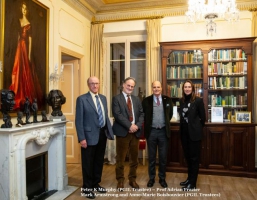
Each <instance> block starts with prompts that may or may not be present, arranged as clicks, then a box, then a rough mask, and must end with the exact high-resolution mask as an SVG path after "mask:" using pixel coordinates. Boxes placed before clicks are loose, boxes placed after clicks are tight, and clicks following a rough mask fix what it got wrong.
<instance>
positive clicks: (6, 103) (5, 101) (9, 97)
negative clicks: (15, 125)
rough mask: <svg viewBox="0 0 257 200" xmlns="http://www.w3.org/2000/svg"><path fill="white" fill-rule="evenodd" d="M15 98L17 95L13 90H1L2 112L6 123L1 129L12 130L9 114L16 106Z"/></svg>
mask: <svg viewBox="0 0 257 200" xmlns="http://www.w3.org/2000/svg"><path fill="white" fill-rule="evenodd" d="M14 97H15V93H14V92H13V91H12V90H8V89H2V90H1V112H2V114H3V121H4V124H2V125H1V128H12V121H11V117H10V115H9V114H8V112H9V111H11V110H13V107H14V105H15V101H14Z"/></svg>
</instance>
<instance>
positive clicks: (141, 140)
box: [139, 123, 146, 150]
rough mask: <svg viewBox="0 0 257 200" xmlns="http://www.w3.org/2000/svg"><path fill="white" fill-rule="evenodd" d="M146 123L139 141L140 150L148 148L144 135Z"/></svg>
mask: <svg viewBox="0 0 257 200" xmlns="http://www.w3.org/2000/svg"><path fill="white" fill-rule="evenodd" d="M144 131H145V130H144V123H143V125H142V134H141V136H140V140H139V149H140V150H142V149H145V146H146V140H145V134H144Z"/></svg>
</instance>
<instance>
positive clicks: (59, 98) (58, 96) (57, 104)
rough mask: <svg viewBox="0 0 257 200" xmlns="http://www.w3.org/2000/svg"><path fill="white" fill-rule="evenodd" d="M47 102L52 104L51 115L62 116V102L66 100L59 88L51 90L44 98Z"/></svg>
mask: <svg viewBox="0 0 257 200" xmlns="http://www.w3.org/2000/svg"><path fill="white" fill-rule="evenodd" d="M46 101H47V103H48V104H49V105H50V106H52V110H53V111H52V113H51V115H52V116H54V117H57V116H62V115H63V113H62V110H61V109H62V104H64V103H65V102H66V97H64V95H63V93H62V91H61V90H51V91H50V92H49V94H48V96H47V99H46Z"/></svg>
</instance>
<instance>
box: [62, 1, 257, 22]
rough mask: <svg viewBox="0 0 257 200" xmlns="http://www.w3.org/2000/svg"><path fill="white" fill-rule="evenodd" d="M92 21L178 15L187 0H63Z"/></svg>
mask: <svg viewBox="0 0 257 200" xmlns="http://www.w3.org/2000/svg"><path fill="white" fill-rule="evenodd" d="M63 1H65V2H67V3H68V4H69V5H70V6H71V7H73V8H75V9H76V10H78V11H79V12H81V13H82V14H84V15H86V16H87V17H88V18H89V19H90V20H92V19H93V20H92V21H94V20H95V21H112V20H113V21H115V20H118V21H119V20H124V19H136V18H142V19H146V18H149V17H154V16H161V17H165V16H178V15H184V13H185V12H186V11H187V2H188V0H63ZM236 2H237V5H238V8H239V10H250V9H255V10H257V1H256V0H237V1H236Z"/></svg>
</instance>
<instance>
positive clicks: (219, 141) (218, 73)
mask: <svg viewBox="0 0 257 200" xmlns="http://www.w3.org/2000/svg"><path fill="white" fill-rule="evenodd" d="M254 40H255V37H248V38H232V39H220V40H200V41H181V42H161V43H160V46H161V57H162V81H163V93H164V94H166V95H168V96H170V97H171V98H172V99H173V102H174V105H177V107H178V109H179V104H178V100H179V98H180V97H181V95H182V84H183V82H184V81H185V80H187V79H190V80H192V81H193V82H194V84H195V86H196V94H197V95H198V96H200V97H202V98H203V100H204V104H205V111H206V118H207V121H206V123H205V124H206V126H205V127H204V134H203V140H202V153H201V164H200V173H206V174H217V175H231V176H246V177H257V174H256V172H255V126H256V124H254V123H253V115H251V119H249V121H250V123H243V122H242V123H236V122H235V114H236V113H238V112H240V111H243V112H251V113H253V71H252V67H253V66H252V54H253V47H252V44H253V41H254ZM211 107H221V108H222V110H223V122H212V121H213V120H211ZM167 159H168V164H167V170H168V171H174V172H187V168H186V163H185V160H184V156H183V151H182V147H181V143H180V136H179V122H171V139H170V146H169V153H168V158H167Z"/></svg>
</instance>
